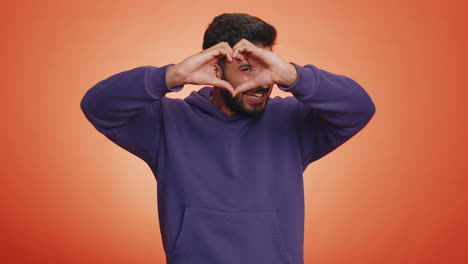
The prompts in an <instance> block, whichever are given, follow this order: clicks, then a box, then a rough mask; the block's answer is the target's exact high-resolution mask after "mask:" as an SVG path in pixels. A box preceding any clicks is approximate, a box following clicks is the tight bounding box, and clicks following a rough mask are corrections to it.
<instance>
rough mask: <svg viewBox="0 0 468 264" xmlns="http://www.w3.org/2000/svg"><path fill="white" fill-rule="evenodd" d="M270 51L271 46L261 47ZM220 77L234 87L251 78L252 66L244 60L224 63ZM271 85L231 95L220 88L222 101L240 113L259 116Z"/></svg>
mask: <svg viewBox="0 0 468 264" xmlns="http://www.w3.org/2000/svg"><path fill="white" fill-rule="evenodd" d="M261 48H263V49H266V50H269V51H271V47H261ZM222 68H223V71H222V76H221V79H223V80H226V81H227V82H229V83H230V84H231V85H232V87H234V89H235V88H236V87H237V86H239V85H240V84H242V83H244V82H246V81H248V80H249V79H251V78H252V77H251V74H252V68H251V67H250V65H249V63H248V62H247V61H246V60H243V61H237V60H234V61H233V62H232V63H224V66H223V67H222ZM272 87H273V85H268V86H262V87H256V88H253V89H250V90H248V91H246V92H244V93H241V94H238V95H236V97H232V95H231V93H230V92H229V91H228V90H226V89H221V95H222V97H223V100H224V103H225V104H226V105H227V106H228V107H229V108H231V109H232V110H233V111H234V112H236V113H237V114H241V115H248V116H259V115H261V114H262V113H263V111H264V110H265V107H266V105H267V102H268V97H269V96H270V94H271V90H272Z"/></svg>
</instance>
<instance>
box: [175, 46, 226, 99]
mask: <svg viewBox="0 0 468 264" xmlns="http://www.w3.org/2000/svg"><path fill="white" fill-rule="evenodd" d="M232 52H233V50H232V49H231V47H230V46H229V44H227V43H226V42H221V43H218V44H216V45H214V46H213V47H211V48H208V49H206V50H203V51H201V52H200V53H198V54H195V55H193V56H191V57H189V58H187V59H185V60H184V61H182V62H180V63H178V64H176V65H173V66H172V67H169V68H168V70H167V72H166V80H167V85H168V86H169V87H176V86H179V85H183V84H196V85H212V86H216V87H220V88H224V89H227V90H229V91H230V92H231V94H232V93H233V92H234V88H233V87H232V85H231V84H230V83H228V82H227V81H224V80H221V79H220V78H218V77H217V76H216V64H217V62H218V61H219V60H220V59H221V58H223V57H226V62H227V63H231V62H232V60H233V59H232Z"/></svg>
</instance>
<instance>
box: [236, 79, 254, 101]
mask: <svg viewBox="0 0 468 264" xmlns="http://www.w3.org/2000/svg"><path fill="white" fill-rule="evenodd" d="M258 86H259V85H258V83H257V82H256V81H254V80H248V81H246V82H244V83H243V84H241V85H239V86H237V87H236V89H234V94H233V95H232V96H233V97H235V96H236V95H238V94H240V93H243V92H245V91H248V90H250V89H252V88H255V87H258Z"/></svg>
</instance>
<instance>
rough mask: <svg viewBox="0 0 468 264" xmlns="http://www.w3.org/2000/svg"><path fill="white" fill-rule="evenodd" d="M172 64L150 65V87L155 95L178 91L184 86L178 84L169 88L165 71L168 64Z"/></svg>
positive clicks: (159, 95)
mask: <svg viewBox="0 0 468 264" xmlns="http://www.w3.org/2000/svg"><path fill="white" fill-rule="evenodd" d="M172 65H174V64H168V65H165V66H162V67H159V68H157V67H152V70H151V71H150V72H149V75H150V82H149V83H150V87H151V89H150V90H151V91H154V92H155V94H156V96H157V97H161V96H164V95H165V94H166V93H168V92H178V91H180V90H182V88H184V85H179V86H176V87H172V88H170V87H169V86H168V85H167V82H166V72H167V69H168V68H169V66H172Z"/></svg>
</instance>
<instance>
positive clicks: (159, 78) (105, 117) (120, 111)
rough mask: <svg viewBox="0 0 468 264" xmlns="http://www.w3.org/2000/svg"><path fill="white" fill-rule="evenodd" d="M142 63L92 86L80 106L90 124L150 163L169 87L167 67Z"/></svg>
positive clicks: (156, 143) (155, 150) (171, 90)
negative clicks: (162, 102) (164, 98)
mask: <svg viewBox="0 0 468 264" xmlns="http://www.w3.org/2000/svg"><path fill="white" fill-rule="evenodd" d="M169 66H170V65H166V66H163V67H160V68H157V67H153V66H142V67H138V68H134V69H131V70H128V71H124V72H120V73H117V74H114V75H112V76H110V77H108V78H107V79H104V80H102V81H100V82H98V83H97V84H95V85H94V86H93V87H91V88H90V89H89V90H88V91H87V92H86V94H85V95H84V97H83V99H82V100H81V109H82V111H83V113H84V114H85V116H86V118H87V119H88V120H89V121H90V122H91V124H92V125H93V126H94V127H95V128H96V129H97V130H98V131H99V132H101V133H102V134H104V135H105V136H106V137H107V138H109V139H110V140H112V141H113V142H114V143H116V144H117V145H119V146H121V147H122V148H124V149H126V150H127V151H129V152H131V153H133V154H135V155H136V156H138V157H140V158H141V159H143V160H144V161H145V162H146V163H148V164H149V165H150V166H151V165H155V164H156V163H155V157H156V153H157V149H158V143H159V138H160V131H161V102H160V100H161V99H162V98H163V97H164V95H165V94H166V93H168V92H174V91H180V90H181V89H182V88H183V86H178V87H174V88H169V87H168V86H167V84H166V70H167V68H168V67H169Z"/></svg>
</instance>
